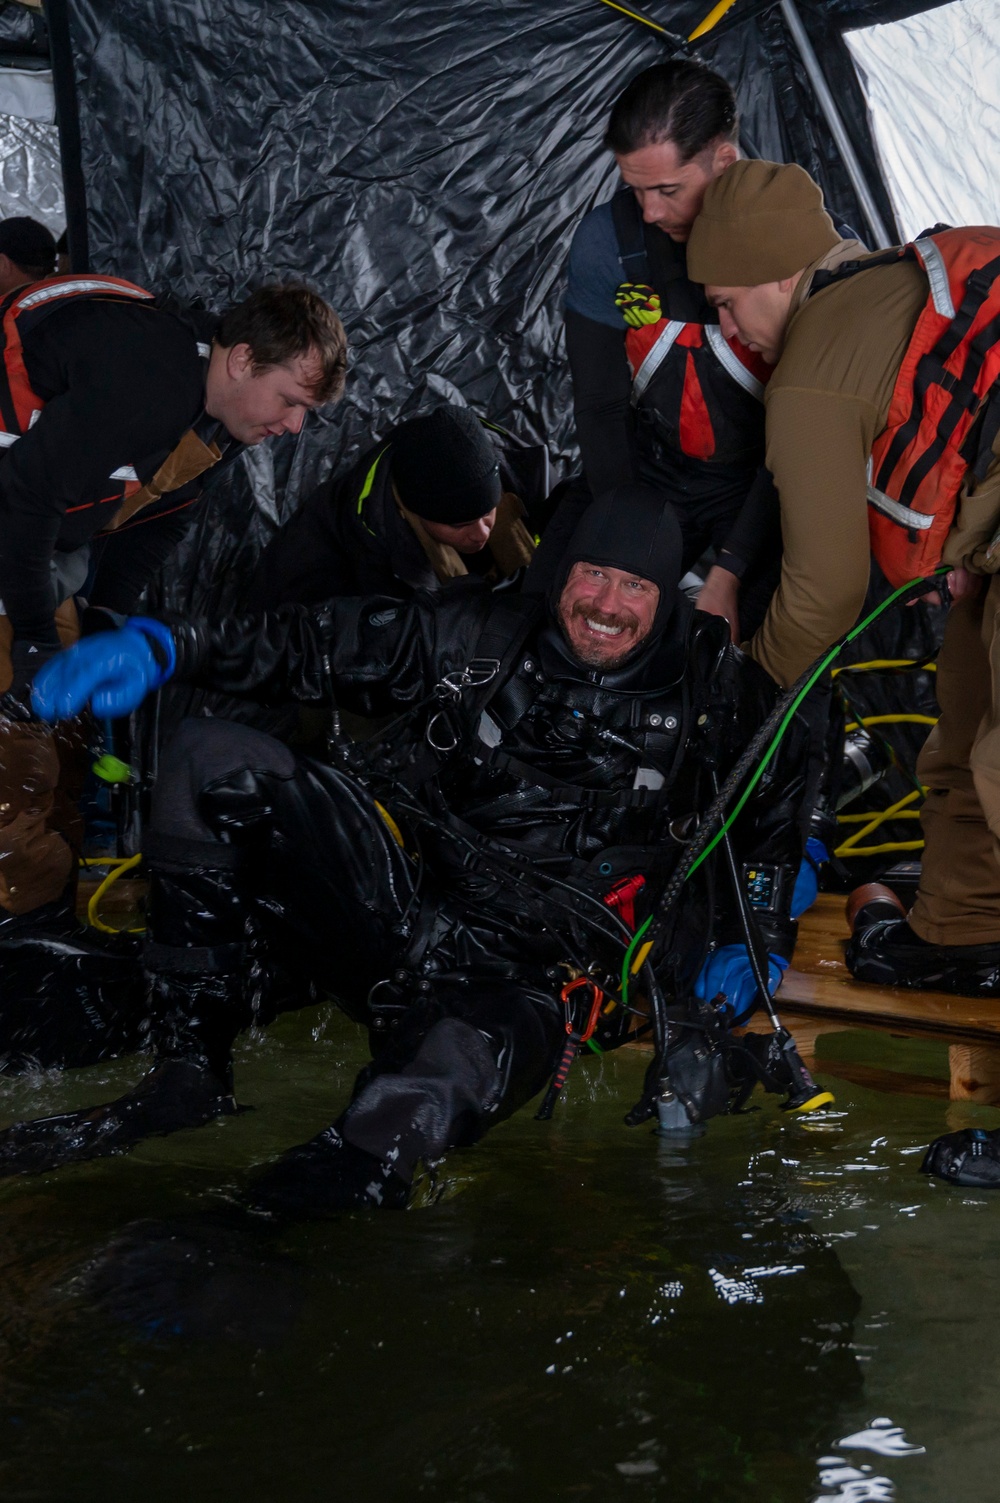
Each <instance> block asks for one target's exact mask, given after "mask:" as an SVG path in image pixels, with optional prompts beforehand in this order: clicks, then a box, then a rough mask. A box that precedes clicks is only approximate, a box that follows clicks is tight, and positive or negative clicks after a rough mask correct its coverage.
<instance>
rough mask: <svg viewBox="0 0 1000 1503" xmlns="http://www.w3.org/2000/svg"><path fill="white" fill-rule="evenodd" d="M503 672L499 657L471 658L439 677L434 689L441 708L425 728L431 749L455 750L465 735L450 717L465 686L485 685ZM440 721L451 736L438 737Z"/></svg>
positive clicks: (483, 687) (432, 695)
mask: <svg viewBox="0 0 1000 1503" xmlns="http://www.w3.org/2000/svg"><path fill="white" fill-rule="evenodd" d="M499 672H500V659H499V658H472V659H471V660H470V661H469V662H468V663H466V665H465V667H464V668H456V669H454V670H453V671H452V672H451V673H446V674H445V675H444V677H443V678H439V679H438V681H437V683H436V684H435V685H434V688H433V690H432V691H431V697H432V699H436V700H437V701H438V703H439V704H440V706H441V708H440V709H439V710H435V712H434V714H433V715H432V716H431V717H430V719H429V720H428V722H427V728H426V730H425V731H424V740H425V741H426V742H427V745H428V746H429V747H430V748H431V750H432V751H436V752H442V753H444V752H450V751H454V750H455V747H456V746H457V745H458V743H459V741H460V740H461V739H462V738H461V734H460V732H459V730H458V728H457V727H456V726H455V724H454V722H453V721H452V720H451V711H452V710H453V709H454V708H455V707H456V705H457V704H458V702H459V700H460V699H461V698H462V695H463V693H464V692H465V690H466V689H485V688H486V686H487V684H491V683H492V682H493V680H494V679H495V678H496V676H497V674H498V673H499ZM438 721H440V722H441V723H442V726H443V727H445V728H446V729H447V730H448V732H449V733H450V735H451V740H450V741H446V742H441V741H437V740H435V731H436V728H437V725H438Z"/></svg>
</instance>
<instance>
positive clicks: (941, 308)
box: [913, 236, 955, 318]
mask: <svg viewBox="0 0 1000 1503" xmlns="http://www.w3.org/2000/svg"><path fill="white" fill-rule="evenodd" d="M913 249H914V250H915V251H916V252H917V254H918V255H919V257H920V259H921V261H922V262H923V266H924V271H925V272H926V273H927V280H928V282H929V283H930V284H931V300H932V301H933V303H934V307H935V309H936V310H937V312H938V313H940V315H941V317H942V318H954V317H955V304H954V303H953V302H952V300H951V288H950V287H949V286H948V271H947V268H946V267H945V264H944V257H943V256H942V254H941V252H940V251H939V250H938V248H937V246H936V245H935V244H934V241H933V240H931V238H930V237H929V236H927V237H926V238H925V239H923V240H914V242H913Z"/></svg>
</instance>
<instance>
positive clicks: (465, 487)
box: [391, 407, 501, 527]
mask: <svg viewBox="0 0 1000 1503" xmlns="http://www.w3.org/2000/svg"><path fill="white" fill-rule="evenodd" d="M391 465H392V478H393V481H394V482H395V486H396V493H397V495H398V496H399V499H400V501H401V502H402V503H403V505H404V506H405V507H406V509H407V511H412V512H413V513H414V515H415V516H418V517H421V518H423V520H424V521H426V522H443V523H445V524H446V525H448V526H452V527H454V526H456V525H458V524H459V523H461V522H475V521H477V520H478V518H479V517H485V515H486V513H487V512H490V511H492V510H493V508H494V507H495V506H496V505H497V503H498V502H499V500H500V489H501V487H500V466H499V463H498V461H497V454H496V450H495V449H494V447H493V445H492V443H491V442H490V438H489V434H488V433H487V432H486V430H485V428H484V427H483V425H482V423H481V422H480V421H479V419H478V418H477V417H476V415H475V413H474V412H470V411H469V409H468V408H467V407H437V408H435V409H434V411H433V412H428V413H424V414H423V415H422V416H421V417H415V418H410V419H409V421H408V422H405V423H400V425H399V427H398V428H397V429H396V431H395V433H394V434H393V438H392V458H391Z"/></svg>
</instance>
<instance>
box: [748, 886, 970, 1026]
mask: <svg viewBox="0 0 1000 1503" xmlns="http://www.w3.org/2000/svg"><path fill="white" fill-rule="evenodd" d="M845 902H846V899H845V898H843V897H841V896H839V895H837V894H835V893H821V894H820V896H819V897H818V898H817V900H816V903H815V905H814V907H812V908H811V909H810V910H809V912H808V913H806V914H803V916H802V918H801V919H800V920H799V942H798V945H797V946H796V950H795V964H794V966H790V967H789V968H788V970H787V971H786V972H785V977H784V980H783V981H782V984H781V990H780V992H779V993H778V1001H779V1005H780V1008H781V1011H782V1012H783V1013H787V1014H788V1015H789V1017H792V1016H796V1017H803V1018H816V1019H828V1020H832V1019H836V1020H838V1021H841V1022H848V1023H852V1024H854V1025H868V1026H869V1027H876V1028H884V1029H889V1030H890V1031H891V1032H895V1033H905V1034H933V1035H936V1036H937V1037H939V1038H944V1039H947V1040H949V1041H950V1042H955V1041H959V1040H961V1041H966V1042H970V1043H981V1044H990V1043H993V1044H997V1045H1000V999H997V1000H996V1001H991V1000H990V999H988V998H986V999H979V998H975V997H949V996H947V995H946V994H945V993H944V992H913V991H904V990H902V989H900V988H896V987H891V986H870V985H867V984H865V983H863V982H860V981H854V980H852V979H851V976H850V975H849V973H848V970H847V966H846V965H845V963H844V943H845V941H846V940H847V938H848V929H847V920H846V918H845V916H844V905H845Z"/></svg>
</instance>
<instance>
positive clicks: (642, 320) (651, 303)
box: [615, 282, 663, 329]
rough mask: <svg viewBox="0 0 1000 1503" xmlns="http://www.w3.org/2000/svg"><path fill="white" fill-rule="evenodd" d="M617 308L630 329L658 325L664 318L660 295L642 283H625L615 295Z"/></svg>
mask: <svg viewBox="0 0 1000 1503" xmlns="http://www.w3.org/2000/svg"><path fill="white" fill-rule="evenodd" d="M615 307H616V308H620V309H621V315H622V318H623V319H624V320H625V322H626V323H627V324H628V326H629V328H630V329H641V328H642V326H643V324H657V323H659V321H660V319H661V318H662V317H663V315H662V313H661V311H660V298H659V294H658V293H655V292H654V291H653V289H652V287H646V286H644V285H643V284H642V283H641V282H623V283H622V284H621V286H620V287H619V289H618V291H617V292H616V293H615Z"/></svg>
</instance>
